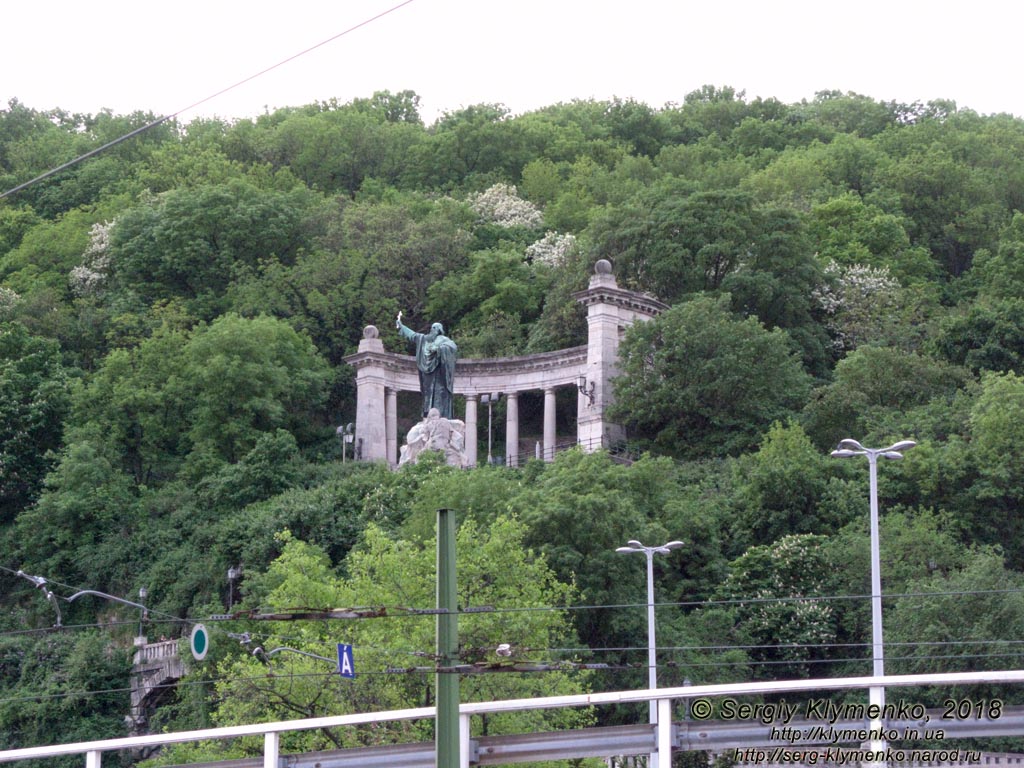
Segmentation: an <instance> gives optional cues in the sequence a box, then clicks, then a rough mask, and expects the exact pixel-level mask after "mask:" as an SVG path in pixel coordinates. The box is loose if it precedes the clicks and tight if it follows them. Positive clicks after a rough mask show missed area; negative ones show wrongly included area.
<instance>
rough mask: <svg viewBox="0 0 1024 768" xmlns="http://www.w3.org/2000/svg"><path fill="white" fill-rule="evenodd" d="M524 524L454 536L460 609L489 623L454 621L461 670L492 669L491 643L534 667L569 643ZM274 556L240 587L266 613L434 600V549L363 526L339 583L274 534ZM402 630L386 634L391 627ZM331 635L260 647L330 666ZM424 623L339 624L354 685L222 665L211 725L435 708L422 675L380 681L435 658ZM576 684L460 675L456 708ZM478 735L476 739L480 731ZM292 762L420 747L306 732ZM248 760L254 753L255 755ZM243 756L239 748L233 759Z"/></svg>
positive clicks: (554, 587)
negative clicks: (386, 746)
mask: <svg viewBox="0 0 1024 768" xmlns="http://www.w3.org/2000/svg"><path fill="white" fill-rule="evenodd" d="M523 535H524V528H523V526H522V524H520V523H518V522H516V521H515V520H513V519H510V518H508V517H503V518H500V519H496V520H494V522H493V523H491V524H490V525H489V526H488V527H486V528H482V527H477V526H476V525H475V524H474V523H473V522H472V521H466V522H463V523H462V524H461V526H460V527H459V531H458V535H457V550H458V554H457V570H458V582H459V604H460V605H461V606H466V607H470V606H481V605H490V606H494V607H496V608H498V609H499V610H497V611H495V612H492V613H480V614H473V615H463V616H461V617H460V619H459V637H460V654H461V657H462V661H463V662H464V663H474V662H482V663H494V662H495V661H497V660H498V659H499V657H496V656H495V655H494V649H495V648H496V647H497V646H498V644H500V643H509V644H510V645H512V646H513V648H514V653H513V661H514V660H523V659H533V658H534V657H535V656H536V654H544V653H545V649H551V648H559V647H565V644H566V643H569V642H571V638H572V630H571V625H570V622H569V618H568V616H567V615H566V614H565V613H564V612H563V611H559V610H557V609H554V608H553V607H554V606H559V605H564V604H565V603H566V601H567V600H568V599H570V597H571V595H572V588H571V587H569V586H568V585H566V584H562V583H560V582H558V581H557V580H556V579H555V577H554V574H553V573H552V572H551V570H550V569H549V568H548V566H547V565H546V564H545V563H544V560H543V559H542V558H539V557H535V556H533V555H531V554H530V553H529V552H527V551H526V549H525V548H524V546H523ZM282 540H283V542H284V547H283V550H282V554H281V556H280V557H279V558H278V559H277V560H275V561H274V562H273V563H272V564H271V566H270V567H269V569H268V570H267V571H266V573H265V574H262V575H258V576H255V577H253V578H252V579H250V582H249V584H250V589H251V590H252V594H251V597H250V600H257V601H259V604H260V605H261V606H264V607H266V608H269V609H272V610H275V609H276V610H287V609H290V608H293V607H294V606H296V605H308V606H366V605H387V606H393V607H395V608H397V607H400V606H407V607H412V608H426V607H430V606H432V605H433V604H434V600H435V589H436V585H435V578H436V575H435V559H436V554H435V545H434V541H433V540H432V539H431V540H428V541H425V542H423V543H422V544H421V543H418V542H411V541H408V540H396V539H394V538H393V537H391V536H389V535H387V534H385V533H384V532H383V531H382V530H381V529H379V528H377V527H376V526H370V527H369V528H368V529H367V530H366V533H365V537H364V539H363V542H362V544H361V545H360V546H359V547H358V548H357V549H356V550H354V551H353V552H352V553H351V554H350V555H349V557H348V562H347V567H346V570H347V577H346V578H339V577H338V576H337V575H336V574H335V573H334V571H333V568H332V566H331V563H330V561H329V560H328V558H327V556H326V555H325V553H324V552H323V551H322V550H319V549H318V548H316V547H314V546H312V545H310V544H306V543H305V542H302V541H300V540H297V539H294V538H292V537H291V536H290V534H287V533H285V534H283V539H282ZM526 605H529V606H536V607H538V608H540V607H545V608H548V610H541V611H528V612H523V611H502V610H500V609H501V608H502V607H504V606H516V607H521V606H526ZM396 622H401V632H400V633H398V634H396V627H395V623H396ZM337 631H338V628H337V627H333V626H331V624H330V622H300V623H297V624H296V623H290V624H289V625H287V626H285V625H270V628H269V630H268V633H267V636H266V637H265V638H263V643H262V647H263V648H264V650H265V651H267V652H269V651H271V650H273V649H274V648H278V647H281V646H287V647H290V648H295V649H296V650H299V651H304V652H307V653H314V654H317V655H321V656H331V655H333V652H334V644H335V643H336V642H338V640H339V637H338V635H337ZM434 631H435V621H434V619H433V617H431V616H420V617H419V618H416V617H406V618H402V617H401V616H398V615H396V616H392V617H390V618H382V619H367V620H364V621H361V622H353V623H349V624H346V627H345V641H346V642H349V643H350V644H352V645H353V654H354V657H355V662H356V664H357V670H358V671H357V675H356V678H355V679H354V680H351V681H348V680H338V681H331V682H329V683H328V684H325V681H326V679H327V678H329V677H330V676H331V674H332V673H331V671H330V664H327V663H325V662H321V661H318V660H316V659H311V658H309V657H306V656H301V655H298V654H294V653H280V654H279V655H275V656H272V657H270V658H269V659H268V662H269V664H270V665H271V668H270V669H269V670H267V669H266V668H263V667H261V665H260V663H259V661H257V660H256V659H254V657H253V655H252V654H249V653H246V654H244V655H238V654H232V655H230V656H228V657H226V658H224V659H223V661H222V662H221V663H220V672H221V675H220V678H221V681H222V682H220V683H218V686H217V687H218V693H219V696H220V700H221V703H220V705H219V706H218V707H217V708H216V710H215V711H214V714H213V718H214V721H215V722H217V723H219V724H222V725H228V724H235V723H241V722H253V721H270V720H276V719H283V718H287V717H291V716H294V715H295V714H302V715H303V716H318V715H323V714H327V713H330V714H339V713H344V712H354V711H366V710H368V709H396V708H407V707H413V706H425V705H427V704H428V703H429V702H431V701H433V693H432V688H433V685H434V680H433V678H434V675H433V673H432V668H430V669H431V672H430V674H424V672H407V673H399V674H395V673H388V672H387V671H386V670H387V669H388V668H392V669H397V668H404V667H415V666H416V659H417V658H418V657H422V656H429V655H430V654H431V653H432V652H433V648H434V646H435V640H434ZM581 685H584V686H585V685H586V673H572V672H569V671H552V672H549V673H546V674H544V675H542V676H538V675H519V674H514V673H506V674H490V675H467V676H463V677H462V679H461V680H460V697H461V699H462V700H463V701H486V700H490V699H496V698H497V699H501V698H514V697H528V696H538V695H555V694H557V693H560V692H563V693H567V692H569V691H578V690H579V688H580V686H581ZM589 721H590V715H589V713H588V712H586V711H577V710H561V711H559V710H550V711H546V712H531V713H521V714H508V715H496V716H492V717H489V718H484V719H483V720H482V721H480V722H477V723H476V724H475V725H474V728H475V729H481V730H483V732H485V733H490V734H500V733H507V732H522V731H524V730H546V729H553V728H566V727H573V726H579V725H582V724H586V723H588V722H589ZM478 732H479V731H478ZM286 738H287V740H288V743H287V744H286V745H283V748H284V747H286V748H288V749H290V750H295V749H301V750H309V749H317V748H325V747H341V746H356V745H362V744H369V743H389V742H395V741H410V740H417V739H423V738H429V732H422V726H417V725H412V726H402V725H399V726H396V727H394V728H392V727H385V728H384V729H376V730H375V731H372V732H371V731H369V730H366V731H357V730H353V729H344V730H339V731H331V732H328V731H323V732H307V733H304V734H296V735H294V736H292V737H286ZM257 748H258V746H257ZM243 749H244V747H243Z"/></svg>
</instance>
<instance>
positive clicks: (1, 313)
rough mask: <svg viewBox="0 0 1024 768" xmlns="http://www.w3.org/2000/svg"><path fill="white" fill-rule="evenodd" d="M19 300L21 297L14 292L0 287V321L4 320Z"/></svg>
mask: <svg viewBox="0 0 1024 768" xmlns="http://www.w3.org/2000/svg"><path fill="white" fill-rule="evenodd" d="M20 300H21V296H19V295H18V293H17V292H16V291H12V290H11V289H10V288H7V287H6V286H3V285H0V319H6V318H7V317H8V316H9V315H10V313H11V310H12V309H14V307H15V306H16V305H17V303H18V301H20Z"/></svg>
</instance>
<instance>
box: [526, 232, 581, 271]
mask: <svg viewBox="0 0 1024 768" xmlns="http://www.w3.org/2000/svg"><path fill="white" fill-rule="evenodd" d="M575 249H576V236H575V235H570V234H562V233H561V232H553V231H550V230H549V231H548V232H547V233H546V234H545V235H544V237H542V238H541V239H540V240H537V241H536V242H533V243H530V245H528V246H527V247H526V261H527V262H528V263H530V264H546V265H548V266H551V267H556V266H561V265H562V264H564V263H565V261H566V259H567V258H568V257H569V255H570V254H572V252H573V251H574V250H575Z"/></svg>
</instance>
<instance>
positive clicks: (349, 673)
mask: <svg viewBox="0 0 1024 768" xmlns="http://www.w3.org/2000/svg"><path fill="white" fill-rule="evenodd" d="M338 674H339V675H341V676H342V677H349V678H352V677H355V676H356V667H355V664H353V663H352V646H351V645H345V643H338Z"/></svg>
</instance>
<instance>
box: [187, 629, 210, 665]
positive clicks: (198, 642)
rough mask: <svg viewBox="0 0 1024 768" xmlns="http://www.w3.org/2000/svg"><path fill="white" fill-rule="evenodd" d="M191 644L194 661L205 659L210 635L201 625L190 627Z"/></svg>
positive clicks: (208, 648)
mask: <svg viewBox="0 0 1024 768" xmlns="http://www.w3.org/2000/svg"><path fill="white" fill-rule="evenodd" d="M191 644H192V655H193V656H194V657H195V659H196V661H202V660H203V659H205V658H206V652H207V651H209V650H210V635H209V633H208V632H207V631H206V627H204V626H203V625H202V624H196V625H195V626H194V627H192V637H191Z"/></svg>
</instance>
